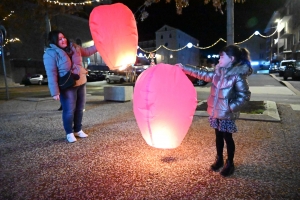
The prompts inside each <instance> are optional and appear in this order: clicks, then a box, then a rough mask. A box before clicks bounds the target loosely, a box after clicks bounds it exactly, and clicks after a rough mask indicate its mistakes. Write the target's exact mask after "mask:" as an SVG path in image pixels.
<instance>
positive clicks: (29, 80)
mask: <svg viewBox="0 0 300 200" xmlns="http://www.w3.org/2000/svg"><path fill="white" fill-rule="evenodd" d="M22 84H24V85H31V84H37V85H43V84H48V78H47V75H44V74H34V75H32V76H30V77H25V78H23V80H22Z"/></svg>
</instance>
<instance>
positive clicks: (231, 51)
mask: <svg viewBox="0 0 300 200" xmlns="http://www.w3.org/2000/svg"><path fill="white" fill-rule="evenodd" d="M222 52H225V53H226V54H227V55H228V56H229V57H232V56H233V57H234V58H235V59H234V61H233V62H232V65H233V66H234V65H236V64H239V65H244V64H246V65H247V66H249V75H250V74H252V72H253V69H252V66H251V60H250V52H249V51H248V50H247V49H246V48H240V47H239V46H237V45H228V46H226V47H224V48H223V49H222V50H221V51H220V54H222Z"/></svg>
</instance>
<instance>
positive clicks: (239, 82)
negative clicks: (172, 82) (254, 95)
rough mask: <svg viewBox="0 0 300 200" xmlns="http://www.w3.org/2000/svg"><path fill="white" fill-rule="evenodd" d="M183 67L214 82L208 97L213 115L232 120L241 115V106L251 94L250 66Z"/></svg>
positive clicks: (211, 114) (197, 76) (184, 69)
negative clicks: (207, 68)
mask: <svg viewBox="0 0 300 200" xmlns="http://www.w3.org/2000/svg"><path fill="white" fill-rule="evenodd" d="M181 67H182V69H183V71H184V72H185V73H186V74H188V75H190V76H193V77H195V78H197V79H201V80H204V81H206V82H212V85H211V91H210V95H209V97H208V99H207V112H208V114H209V115H210V116H211V117H213V118H217V119H231V120H234V119H236V118H238V117H239V114H240V110H241V107H242V106H243V105H244V104H245V103H246V102H247V101H249V100H250V96H251V92H250V90H249V84H248V81H247V76H249V75H250V74H251V70H250V67H249V66H247V65H246V64H243V65H240V64H237V65H235V66H231V67H229V68H225V67H219V66H218V65H217V66H216V68H215V71H205V70H202V69H197V68H193V67H188V66H182V65H181Z"/></svg>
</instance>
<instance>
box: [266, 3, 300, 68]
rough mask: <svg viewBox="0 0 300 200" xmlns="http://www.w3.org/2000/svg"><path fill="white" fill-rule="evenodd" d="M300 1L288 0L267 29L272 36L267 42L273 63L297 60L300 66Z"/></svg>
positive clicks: (268, 53)
mask: <svg viewBox="0 0 300 200" xmlns="http://www.w3.org/2000/svg"><path fill="white" fill-rule="evenodd" d="M299 9H300V1H299V0H287V1H286V3H285V5H284V6H283V7H282V8H281V9H279V10H277V11H275V12H274V13H273V15H272V17H271V18H270V20H269V23H268V25H267V27H266V29H265V33H266V34H272V33H274V34H273V35H272V37H270V38H269V39H268V40H267V43H266V46H267V51H266V53H267V55H268V57H267V58H268V59H269V60H270V61H271V62H272V61H281V60H296V61H297V65H298V66H300V12H299Z"/></svg>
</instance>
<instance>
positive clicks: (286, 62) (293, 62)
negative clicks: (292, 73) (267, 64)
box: [279, 60, 296, 76]
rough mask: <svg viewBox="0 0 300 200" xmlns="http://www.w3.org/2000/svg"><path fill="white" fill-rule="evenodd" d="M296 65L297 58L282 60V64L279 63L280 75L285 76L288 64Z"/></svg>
mask: <svg viewBox="0 0 300 200" xmlns="http://www.w3.org/2000/svg"><path fill="white" fill-rule="evenodd" d="M291 65H293V66H295V65H296V60H283V61H281V62H280V65H279V76H283V75H284V72H285V68H286V67H287V66H291Z"/></svg>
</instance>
